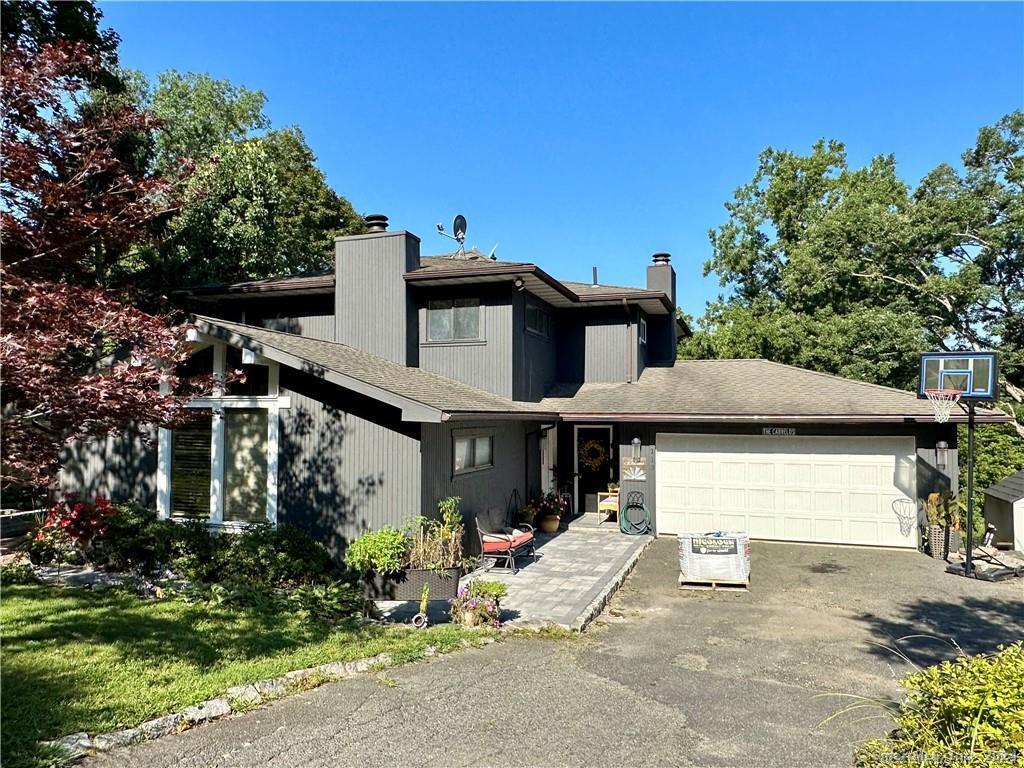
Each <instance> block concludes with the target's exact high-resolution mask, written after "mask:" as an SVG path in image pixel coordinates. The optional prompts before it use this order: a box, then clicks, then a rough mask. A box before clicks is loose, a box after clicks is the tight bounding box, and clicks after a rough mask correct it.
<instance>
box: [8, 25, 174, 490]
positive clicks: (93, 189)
mask: <svg viewBox="0 0 1024 768" xmlns="http://www.w3.org/2000/svg"><path fill="white" fill-rule="evenodd" d="M100 66H101V61H100V56H99V55H98V54H97V53H96V52H94V51H93V50H90V48H89V47H88V46H87V45H85V44H83V43H72V42H58V43H55V44H50V45H44V46H40V47H39V48H38V49H27V48H22V49H19V48H18V47H16V46H12V47H10V48H9V49H8V50H5V51H4V73H3V80H2V84H0V97H2V104H0V120H2V125H0V152H2V156H3V159H4V160H3V163H4V165H3V177H2V180H0V247H2V250H0V280H2V286H0V311H2V317H0V405H2V414H3V441H2V448H0V476H2V482H3V485H4V487H5V488H10V487H12V486H21V487H25V488H29V489H33V490H40V489H44V488H47V487H48V486H52V483H53V481H54V479H55V477H56V474H57V471H58V469H59V466H60V453H61V450H62V448H63V446H64V445H66V444H67V443H68V442H69V441H71V440H74V439H82V438H89V437H96V436H101V435H104V434H106V433H109V432H112V431H124V430H128V429H131V428H134V427H136V426H137V425H142V424H163V425H172V424H173V423H175V422H176V421H178V420H180V419H181V418H182V415H183V405H184V398H183V397H182V396H164V395H161V394H160V384H161V383H167V384H168V385H169V386H170V388H171V391H177V388H178V385H179V381H178V379H177V376H176V373H175V366H176V365H177V364H178V363H180V362H181V361H183V360H184V359H185V358H186V357H187V354H188V345H187V343H186V340H185V328H186V326H184V325H181V324H180V323H176V322H175V320H176V319H175V318H173V317H172V316H170V315H169V314H152V313H149V312H146V311H143V310H142V309H139V308H138V306H137V301H138V298H139V297H135V296H133V295H132V293H131V291H130V289H127V288H121V289H115V288H113V287H110V286H104V285H102V284H101V282H100V280H99V277H98V275H99V273H100V270H99V269H98V265H100V264H101V263H102V261H103V259H105V258H107V257H108V256H109V254H111V253H115V254H116V253H119V252H121V251H122V250H123V249H125V248H128V247H129V246H130V245H131V244H132V243H133V242H136V241H138V239H139V238H140V237H143V236H145V234H146V231H147V229H146V228H147V225H148V224H150V223H151V222H152V221H153V220H154V219H155V218H156V217H157V216H159V215H161V214H162V213H164V212H165V211H167V210H168V209H170V208H171V207H173V204H174V203H173V198H174V184H173V183H172V182H168V181H166V180H163V179H160V178H157V177H155V176H153V175H152V174H149V173H147V172H140V171H139V170H138V168H135V167H133V164H132V163H131V162H129V161H128V160H126V159H124V158H123V157H122V155H124V152H123V151H120V150H121V149H123V147H124V146H125V142H129V141H135V140H137V139H138V138H139V137H140V136H145V135H146V134H151V133H152V132H153V131H154V130H155V129H156V128H157V127H158V122H157V120H156V118H155V117H154V116H152V115H150V114H147V113H145V112H140V111H138V110H136V109H133V108H131V107H129V106H122V107H106V108H104V109H96V108H90V105H89V101H88V93H87V87H86V86H87V82H88V77H89V74H90V72H92V71H95V70H96V69H97V68H98V67H100Z"/></svg>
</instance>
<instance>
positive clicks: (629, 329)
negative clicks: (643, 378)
mask: <svg viewBox="0 0 1024 768" xmlns="http://www.w3.org/2000/svg"><path fill="white" fill-rule="evenodd" d="M622 308H623V309H624V310H626V365H627V368H626V383H627V384H632V383H633V317H632V316H631V315H630V312H629V303H628V302H627V301H626V300H625V299H623V300H622Z"/></svg>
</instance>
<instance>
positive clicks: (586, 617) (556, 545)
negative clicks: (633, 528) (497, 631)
mask: <svg viewBox="0 0 1024 768" xmlns="http://www.w3.org/2000/svg"><path fill="white" fill-rule="evenodd" d="M650 542H651V537H650V536H624V535H622V534H620V533H611V532H608V531H577V530H572V531H564V532H562V533H557V534H543V533H539V534H537V562H535V563H534V562H531V560H530V559H529V558H516V564H517V565H518V566H519V572H518V573H515V574H513V573H512V572H510V571H507V570H502V569H500V568H492V569H491V570H490V571H488V572H487V573H486V574H480V572H479V571H477V572H476V573H473V574H470V575H469V576H468V577H466V578H467V579H470V578H473V577H475V576H477V575H481V576H482V578H486V579H491V580H494V581H501V582H504V583H505V585H507V586H508V596H507V597H506V598H504V599H503V600H502V601H501V607H502V608H503V609H505V610H507V611H509V612H510V614H514V615H509V616H508V619H509V620H512V621H515V622H518V623H529V624H534V623H549V624H558V625H560V626H563V627H566V628H567V629H580V628H581V627H582V626H584V625H586V624H587V623H588V622H589V621H590V620H591V619H592V618H594V616H596V615H597V614H598V613H600V611H601V609H602V608H603V607H604V604H605V602H607V599H608V598H609V597H611V595H612V594H613V593H614V592H615V590H616V589H617V588H618V587H619V585H620V584H622V582H623V581H624V580H625V578H626V576H627V575H628V574H629V571H630V570H631V569H632V566H633V565H634V564H635V563H636V561H637V560H638V559H639V557H640V553H641V552H643V550H644V548H645V547H646V546H647V545H648V544H649V543H650Z"/></svg>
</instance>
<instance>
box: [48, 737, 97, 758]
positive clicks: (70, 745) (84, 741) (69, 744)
mask: <svg viewBox="0 0 1024 768" xmlns="http://www.w3.org/2000/svg"><path fill="white" fill-rule="evenodd" d="M43 743H44V744H46V745H47V746H51V747H59V748H60V749H62V750H64V751H65V752H66V753H67V754H68V756H69V757H72V758H75V757H81V756H82V755H84V754H86V753H87V752H88V750H89V749H90V748H91V747H92V739H90V738H89V734H88V733H86V732H85V731H80V732H79V733H71V734H68V735H67V736H65V737H63V738H60V739H55V740H53V741H47V742H43Z"/></svg>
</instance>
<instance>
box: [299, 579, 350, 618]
mask: <svg viewBox="0 0 1024 768" xmlns="http://www.w3.org/2000/svg"><path fill="white" fill-rule="evenodd" d="M288 600H289V602H290V603H291V604H292V606H293V607H294V608H295V609H297V610H299V611H302V612H303V613H305V614H306V615H307V616H309V618H310V619H313V620H314V621H320V622H323V623H325V624H334V623H336V622H338V621H342V620H343V619H352V618H358V617H359V616H361V615H362V614H363V604H364V600H363V594H362V592H361V591H360V590H359V589H358V588H357V587H353V586H351V585H349V584H343V583H341V582H333V583H329V584H303V585H302V586H301V587H296V588H295V589H293V590H292V591H291V592H290V593H289V594H288Z"/></svg>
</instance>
